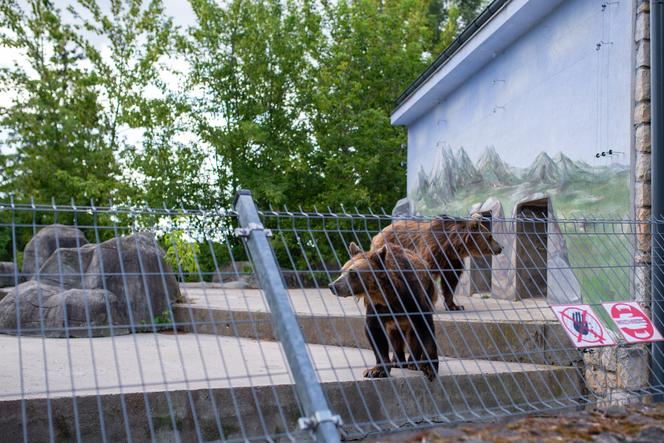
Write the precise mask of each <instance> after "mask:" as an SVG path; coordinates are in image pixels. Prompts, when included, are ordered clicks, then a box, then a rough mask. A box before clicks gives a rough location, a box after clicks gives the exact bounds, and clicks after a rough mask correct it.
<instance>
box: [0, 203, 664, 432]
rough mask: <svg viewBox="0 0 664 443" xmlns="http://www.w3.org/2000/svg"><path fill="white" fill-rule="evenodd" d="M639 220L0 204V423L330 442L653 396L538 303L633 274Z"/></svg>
mask: <svg viewBox="0 0 664 443" xmlns="http://www.w3.org/2000/svg"><path fill="white" fill-rule="evenodd" d="M652 223H653V222H637V221H628V220H563V219H556V218H555V217H553V216H552V215H551V214H549V213H545V212H543V211H542V209H541V207H540V208H539V209H533V208H524V210H523V211H522V212H520V213H518V214H517V217H516V218H514V219H508V218H504V217H502V216H500V215H496V214H491V213H479V214H474V215H473V216H471V217H466V218H459V217H447V216H439V217H401V218H393V217H390V216H387V215H386V214H349V213H333V212H331V211H325V212H317V211H314V212H309V213H307V212H303V211H296V212H292V211H273V210H268V211H262V212H258V211H256V209H255V207H254V206H253V201H252V200H251V196H250V195H248V194H240V195H239V197H238V200H237V202H236V207H235V209H233V210H221V209H214V210H203V209H197V210H182V209H181V210H167V209H153V208H121V207H104V208H97V207H93V206H87V207H77V206H75V205H68V206H56V205H49V206H43V205H42V206H40V205H35V204H31V205H19V204H13V203H11V204H7V205H4V206H2V207H0V254H1V256H0V260H2V263H1V265H0V266H1V267H0V298H1V300H0V350H1V355H2V359H0V381H1V383H0V405H1V407H0V410H2V411H3V412H2V414H0V431H1V432H2V435H3V436H5V437H6V438H7V440H8V441H62V440H76V441H88V440H94V441H116V440H129V441H164V440H168V441H173V440H174V441H192V440H196V441H217V440H222V441H264V440H273V441H302V440H306V439H317V440H319V441H335V440H338V439H339V438H340V436H341V438H344V439H352V438H359V437H362V436H366V435H370V434H373V433H382V432H390V431H395V430H401V429H407V428H414V427H425V426H431V425H435V424H447V423H455V422H459V421H466V420H486V419H496V418H499V417H503V416H507V415H515V414H528V413H551V412H554V411H556V410H560V409H569V408H579V407H585V406H587V405H593V404H597V403H598V402H601V401H604V400H606V399H607V398H609V397H610V395H611V394H612V393H613V392H620V394H621V395H622V396H623V398H633V399H640V398H643V397H647V396H651V395H653V394H661V393H662V389H663V387H662V386H661V385H658V384H653V383H650V382H649V381H648V376H649V373H650V371H651V368H652V365H653V364H656V363H653V362H651V360H650V359H649V352H650V351H649V347H648V345H629V344H627V343H625V342H624V340H622V339H621V337H620V334H618V333H617V331H616V329H615V327H614V326H613V325H612V323H611V321H610V320H609V319H608V318H607V317H606V315H604V317H603V323H604V324H605V325H606V326H607V328H608V331H607V334H608V335H610V336H611V337H613V338H614V339H615V340H616V341H617V342H618V345H617V346H616V347H613V348H612V349H613V353H610V352H605V351H602V352H600V351H599V350H598V349H593V348H591V349H587V350H586V352H581V351H579V350H577V348H576V347H575V346H574V344H573V343H572V342H571V341H570V339H569V338H568V336H567V334H566V333H565V331H564V330H563V326H561V325H560V324H559V323H558V322H557V321H556V319H555V316H554V314H553V312H552V310H551V308H550V305H556V304H574V303H581V302H583V303H587V304H590V305H591V306H593V307H600V303H601V302H603V301H609V300H630V299H632V298H633V294H634V293H635V291H636V289H637V288H639V287H644V286H648V285H649V280H648V276H649V265H647V263H641V262H640V261H639V260H636V259H635V255H634V250H635V242H636V241H637V232H643V231H644V230H647V229H648V228H649V227H650V226H651V225H652ZM644 301H645V300H644ZM596 312H597V314H599V315H600V316H602V315H603V314H602V311H601V309H596ZM577 326H578V327H579V329H578V330H577V332H579V333H583V331H584V325H583V324H579V325H576V324H575V327H577ZM625 353H632V354H634V353H637V354H638V358H639V359H640V360H638V359H637V360H638V361H639V362H641V363H642V365H641V366H639V367H635V366H630V367H627V366H629V365H630V364H631V363H625V364H623V363H624V361H626V360H625V359H624V355H625ZM622 366H626V367H625V368H622ZM637 366H638V365H637ZM597 368H603V369H605V370H601V371H600V370H598V369H597ZM623 369H624V370H623ZM621 370H623V373H621ZM630 370H631V371H632V375H633V376H632V377H631V378H628V377H626V376H625V373H624V372H625V371H627V372H629V371H630ZM635 372H639V375H638V376H634V374H633V373H635Z"/></svg>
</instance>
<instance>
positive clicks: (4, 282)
mask: <svg viewBox="0 0 664 443" xmlns="http://www.w3.org/2000/svg"><path fill="white" fill-rule="evenodd" d="M17 279H18V268H17V267H16V265H15V264H14V263H13V262H10V261H0V288H2V287H5V286H14V285H15V284H16V281H17Z"/></svg>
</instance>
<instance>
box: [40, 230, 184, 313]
mask: <svg viewBox="0 0 664 443" xmlns="http://www.w3.org/2000/svg"><path fill="white" fill-rule="evenodd" d="M63 273H64V275H63ZM39 275H40V277H41V281H42V282H45V283H47V284H50V285H55V286H59V287H62V288H64V289H106V290H108V291H110V292H112V293H114V294H116V295H117V297H118V301H119V303H120V306H121V307H122V308H123V309H124V311H125V312H126V314H127V316H128V318H129V320H130V321H131V322H132V323H133V324H136V325H140V324H141V323H145V324H151V323H153V322H154V318H155V317H156V316H159V315H161V314H162V313H163V312H164V311H167V310H168V307H169V305H170V304H172V303H173V302H175V301H176V300H177V299H179V298H180V289H179V286H178V282H177V280H176V279H175V275H174V273H173V271H172V270H171V268H170V266H169V265H168V264H167V263H166V262H165V261H164V251H163V250H162V249H161V248H160V247H159V245H158V244H157V242H156V241H155V239H154V237H153V236H152V235H151V234H147V233H140V234H133V235H129V236H125V237H119V238H113V239H110V240H107V241H105V242H104V243H101V244H90V245H85V246H84V247H82V248H80V249H78V250H77V249H76V248H62V249H60V250H58V251H56V252H55V253H54V254H53V255H52V256H51V257H50V258H49V259H48V260H47V261H46V263H44V265H43V266H42V268H41V269H40V271H39Z"/></svg>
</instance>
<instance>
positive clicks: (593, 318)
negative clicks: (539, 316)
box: [551, 305, 616, 348]
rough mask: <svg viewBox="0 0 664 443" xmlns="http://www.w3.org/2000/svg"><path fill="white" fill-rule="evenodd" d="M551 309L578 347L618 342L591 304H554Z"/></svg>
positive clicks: (591, 346) (608, 344)
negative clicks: (609, 332)
mask: <svg viewBox="0 0 664 443" xmlns="http://www.w3.org/2000/svg"><path fill="white" fill-rule="evenodd" d="M551 309H553V312H554V313H555V314H556V317H557V318H558V321H559V322H560V323H561V324H562V325H563V329H565V332H566V333H567V335H568V336H569V338H570V339H572V342H573V343H574V346H576V347H577V348H593V347H596V346H612V345H615V344H616V342H615V341H614V340H613V338H612V337H611V336H610V335H609V334H608V332H607V330H606V328H605V327H604V325H602V323H601V322H600V321H599V318H598V317H597V315H595V313H594V312H593V310H592V308H591V307H590V306H589V305H553V306H551Z"/></svg>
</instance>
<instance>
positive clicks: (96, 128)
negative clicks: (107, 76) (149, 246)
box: [0, 0, 118, 203]
mask: <svg viewBox="0 0 664 443" xmlns="http://www.w3.org/2000/svg"><path fill="white" fill-rule="evenodd" d="M0 20H1V27H2V28H3V32H2V34H1V35H0V39H1V40H0V42H1V44H2V45H3V46H6V47H11V48H15V49H17V50H19V51H21V53H22V54H23V55H24V57H23V60H22V63H21V64H19V63H18V62H17V63H15V64H14V65H13V66H12V67H9V68H3V69H2V70H0V90H2V91H3V92H4V93H10V92H12V93H13V99H12V100H11V103H10V104H9V105H8V106H4V107H2V108H0V125H1V126H2V128H3V129H4V132H5V134H4V135H5V137H4V140H3V142H4V145H5V147H4V148H3V154H2V156H1V161H2V166H3V168H2V172H1V174H2V180H1V188H0V190H1V191H2V192H5V193H7V192H12V193H14V194H16V197H17V198H18V199H19V200H25V199H27V198H29V197H30V196H34V197H35V198H36V199H37V200H38V201H40V202H48V201H50V199H51V197H54V198H55V200H56V201H57V202H60V203H63V202H69V201H70V199H71V198H75V199H77V200H79V201H80V200H83V201H89V199H91V198H95V199H98V200H99V199H104V198H108V196H109V195H110V194H111V193H112V192H113V191H115V190H116V189H117V188H118V181H117V174H118V168H117V162H116V159H115V157H114V155H113V147H112V146H110V145H109V144H108V143H107V140H106V139H105V137H104V130H105V129H106V128H105V124H104V122H103V118H102V115H103V111H102V106H101V103H100V101H99V98H98V94H97V90H96V86H97V83H98V77H97V76H96V75H95V73H94V72H91V71H90V70H89V69H87V68H86V67H84V64H83V60H84V59H85V53H84V51H83V49H82V48H81V47H80V46H79V45H78V44H77V43H76V36H75V33H74V30H73V29H72V27H71V26H70V25H67V24H65V23H64V22H63V20H62V16H61V13H60V11H59V10H58V9H56V8H55V7H54V6H53V4H52V3H51V2H49V1H47V0H42V1H34V2H31V4H30V11H29V13H27V14H25V13H24V12H23V11H22V10H21V8H20V7H19V5H18V4H17V3H16V2H15V1H13V0H8V1H5V2H2V4H1V5H0Z"/></svg>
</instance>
